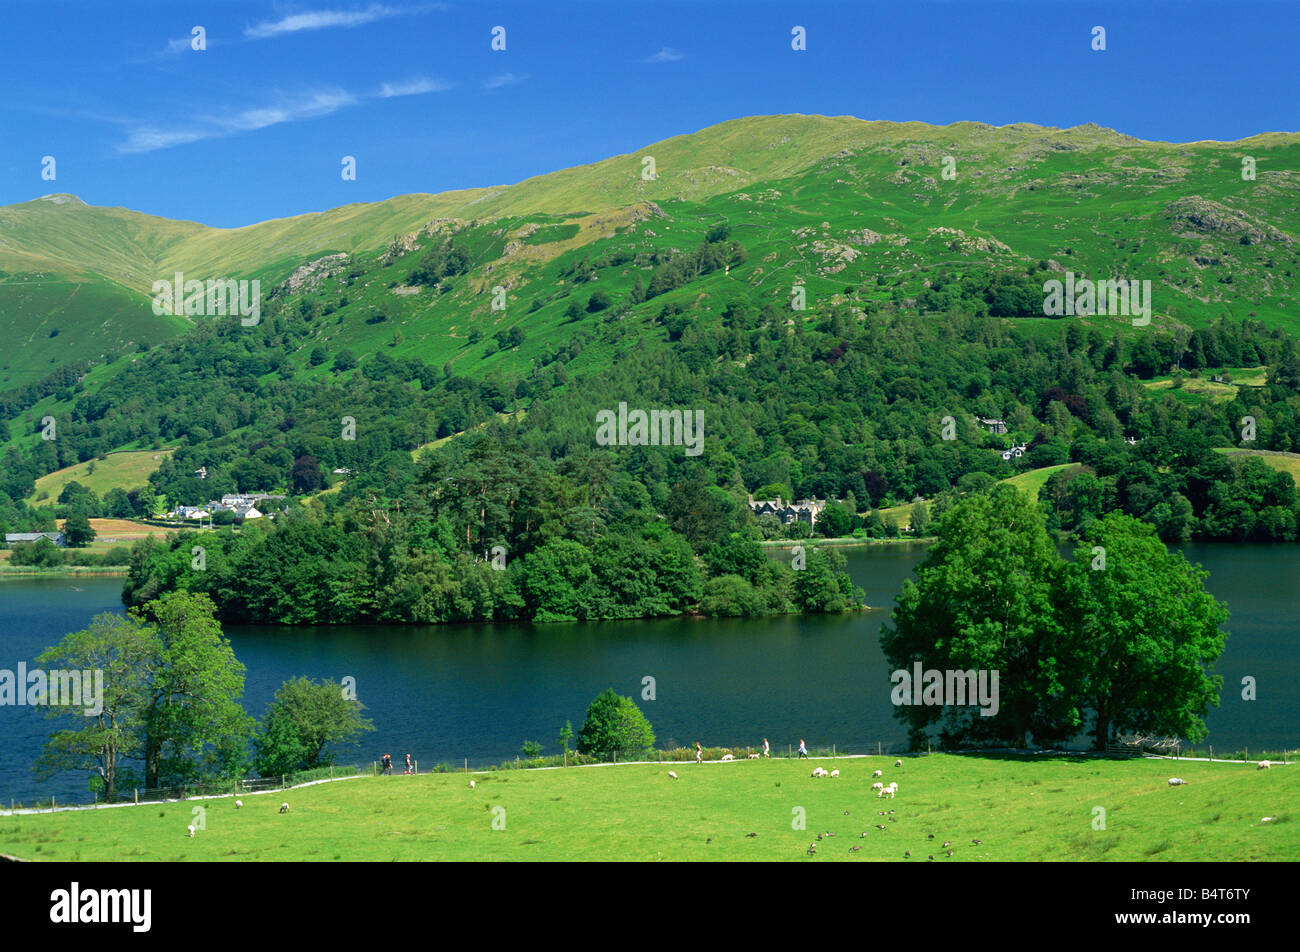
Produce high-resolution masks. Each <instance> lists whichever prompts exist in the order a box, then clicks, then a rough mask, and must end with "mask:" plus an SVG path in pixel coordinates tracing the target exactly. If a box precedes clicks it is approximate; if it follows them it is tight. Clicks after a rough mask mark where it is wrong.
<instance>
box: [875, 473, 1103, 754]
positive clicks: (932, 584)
mask: <svg viewBox="0 0 1300 952" xmlns="http://www.w3.org/2000/svg"><path fill="white" fill-rule="evenodd" d="M934 534H935V535H936V536H938V541H937V542H936V543H935V544H934V545H933V546H931V548H930V550H929V551H928V552H927V553H926V557H925V559H924V560H923V561H922V562H921V564H920V565H919V566H917V569H916V575H917V580H916V581H915V582H913V581H912V580H911V579H908V580H907V581H905V582H904V583H903V590H902V592H901V593H900V594H899V596H898V600H897V603H896V605H895V608H894V613H893V624H892V626H889V625H887V626H886V627H885V629H884V630H883V632H882V633H881V644H882V647H883V648H884V652H885V657H886V659H887V660H888V661H889V664H890V667H891V668H894V669H904V670H907V671H909V672H911V671H912V670H913V665H914V663H915V662H918V661H919V662H921V663H922V668H923V669H926V670H930V669H937V670H940V671H944V670H954V671H970V670H975V671H979V670H985V671H990V672H992V671H995V670H996V671H998V672H999V694H1000V698H999V708H998V713H997V714H996V715H994V716H989V717H985V716H981V713H980V708H978V707H974V706H969V705H965V706H958V705H949V706H938V705H927V704H916V705H900V706H899V707H898V708H897V709H896V711H895V716H896V717H899V718H900V719H902V720H903V721H905V722H906V723H907V724H908V725H909V728H910V732H911V736H912V741H913V743H914V744H915V743H917V742H918V741H923V738H924V737H925V736H926V728H927V727H929V726H930V725H932V724H936V723H938V722H940V721H942V726H943V734H942V736H943V738H944V740H945V743H948V742H952V743H989V744H1009V745H1011V746H1014V747H1024V746H1026V745H1027V743H1028V738H1029V736H1030V735H1031V734H1032V735H1033V737H1034V741H1035V742H1036V743H1038V744H1051V743H1055V742H1060V741H1064V740H1067V739H1069V738H1070V737H1072V736H1074V734H1076V733H1077V732H1078V730H1079V728H1080V726H1081V725H1082V716H1081V714H1080V712H1079V711H1078V709H1077V699H1078V696H1079V692H1078V688H1079V685H1078V684H1071V683H1069V679H1070V677H1071V676H1072V674H1073V668H1072V667H1071V665H1070V664H1069V663H1068V657H1069V653H1068V651H1066V650H1064V649H1065V645H1064V644H1063V641H1064V639H1063V633H1062V631H1061V626H1060V624H1059V622H1058V621H1057V618H1056V611H1055V607H1054V605H1053V597H1054V595H1055V593H1056V591H1057V576H1058V575H1059V574H1060V572H1061V569H1062V563H1061V560H1060V559H1059V557H1058V556H1057V554H1056V549H1055V547H1054V546H1053V544H1052V540H1051V539H1050V538H1049V537H1048V534H1047V530H1046V528H1045V526H1044V518H1043V514H1042V512H1041V510H1039V508H1038V506H1037V504H1035V503H1034V502H1032V501H1031V500H1030V499H1029V498H1028V497H1027V496H1024V495H1021V494H1020V493H1019V492H1017V491H1016V490H1015V488H1013V487H1011V486H1007V485H998V486H995V487H994V488H993V489H992V491H991V492H989V493H987V494H980V495H974V496H968V497H966V498H965V499H963V500H961V501H960V502H959V503H957V504H956V505H955V506H953V507H952V508H951V509H949V510H948V511H947V512H945V513H944V514H943V516H942V517H941V518H940V519H939V522H938V524H937V527H936V528H935V530H934Z"/></svg>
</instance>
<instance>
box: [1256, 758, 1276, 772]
mask: <svg viewBox="0 0 1300 952" xmlns="http://www.w3.org/2000/svg"><path fill="white" fill-rule="evenodd" d="M1272 766H1273V765H1272V764H1271V763H1269V762H1268V761H1267V760H1261V761H1260V762H1259V766H1258V767H1256V768H1255V769H1256V770H1268V768H1270V767H1272Z"/></svg>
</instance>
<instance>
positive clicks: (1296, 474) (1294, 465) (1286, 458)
mask: <svg viewBox="0 0 1300 952" xmlns="http://www.w3.org/2000/svg"><path fill="white" fill-rule="evenodd" d="M1216 452H1219V453H1226V454H1228V455H1229V456H1233V455H1240V454H1244V455H1246V456H1258V457H1259V458H1260V459H1262V460H1263V461H1264V463H1265V464H1266V465H1268V466H1271V467H1272V468H1273V469H1276V470H1278V471H1280V472H1283V473H1290V474H1291V478H1292V479H1294V480H1295V482H1296V485H1297V486H1300V453H1282V452H1278V451H1275V450H1243V449H1241V448H1239V447H1233V446H1229V447H1223V448H1221V449H1218V450H1216Z"/></svg>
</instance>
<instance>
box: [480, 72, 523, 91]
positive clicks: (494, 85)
mask: <svg viewBox="0 0 1300 952" xmlns="http://www.w3.org/2000/svg"><path fill="white" fill-rule="evenodd" d="M527 78H528V77H527V76H516V75H515V74H514V73H501V74H500V75H499V76H493V77H492V78H491V79H489V80H488V81H487V82H485V83H484V84H483V88H484V89H500V88H501V87H502V86H514V85H516V84H517V83H522V82H523V81H524V80H525V79H527Z"/></svg>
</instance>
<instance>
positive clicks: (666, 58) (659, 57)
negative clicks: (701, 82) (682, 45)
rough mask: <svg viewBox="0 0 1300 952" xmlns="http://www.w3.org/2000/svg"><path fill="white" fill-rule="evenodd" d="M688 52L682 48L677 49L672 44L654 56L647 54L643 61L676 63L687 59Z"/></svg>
mask: <svg viewBox="0 0 1300 952" xmlns="http://www.w3.org/2000/svg"><path fill="white" fill-rule="evenodd" d="M685 58H686V54H685V53H683V52H682V51H681V50H675V49H673V48H672V47H671V46H665V47H664V48H663V49H661V50H660V51H659V52H658V53H656V54H655V55H654V56H647V57H646V58H645V59H643V60H642V61H641V62H643V63H676V62H677V61H678V60H681V59H685Z"/></svg>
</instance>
